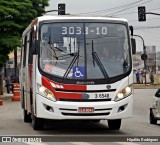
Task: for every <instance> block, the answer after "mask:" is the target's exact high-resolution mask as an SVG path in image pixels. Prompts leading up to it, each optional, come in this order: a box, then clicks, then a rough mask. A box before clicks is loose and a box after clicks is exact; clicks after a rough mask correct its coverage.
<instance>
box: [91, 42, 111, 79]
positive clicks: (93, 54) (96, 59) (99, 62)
mask: <svg viewBox="0 0 160 145" xmlns="http://www.w3.org/2000/svg"><path fill="white" fill-rule="evenodd" d="M92 58H93V65H94V67H95V61H96V63H97V65H98V66H99V68H100V70H101V72H102V74H103V75H104V77H105V79H106V80H107V81H110V79H109V76H108V74H107V72H106V70H105V68H104V66H103V64H102V62H101V60H100V59H99V57H98V55H97V53H96V52H95V51H94V46H93V40H92Z"/></svg>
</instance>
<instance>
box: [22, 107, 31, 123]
mask: <svg viewBox="0 0 160 145" xmlns="http://www.w3.org/2000/svg"><path fill="white" fill-rule="evenodd" d="M23 120H24V122H26V123H27V122H31V121H32V119H31V115H30V114H28V113H27V111H26V110H25V109H23Z"/></svg>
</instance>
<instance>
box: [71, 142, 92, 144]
mask: <svg viewBox="0 0 160 145" xmlns="http://www.w3.org/2000/svg"><path fill="white" fill-rule="evenodd" d="M68 143H70V144H74V145H93V144H91V143H88V142H68Z"/></svg>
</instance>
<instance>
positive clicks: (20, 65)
mask: <svg viewBox="0 0 160 145" xmlns="http://www.w3.org/2000/svg"><path fill="white" fill-rule="evenodd" d="M23 45H24V44H23V38H22V46H21V58H20V66H21V67H22V51H23Z"/></svg>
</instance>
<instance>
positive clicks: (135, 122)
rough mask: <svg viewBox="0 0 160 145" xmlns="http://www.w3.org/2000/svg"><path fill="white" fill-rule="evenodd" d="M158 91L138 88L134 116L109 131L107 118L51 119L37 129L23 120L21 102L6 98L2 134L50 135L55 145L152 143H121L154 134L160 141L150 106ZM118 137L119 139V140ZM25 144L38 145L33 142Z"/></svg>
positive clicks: (0, 115)
mask: <svg viewBox="0 0 160 145" xmlns="http://www.w3.org/2000/svg"><path fill="white" fill-rule="evenodd" d="M155 91H156V90H155V89H136V90H135V91H134V107H133V117H132V118H128V119H124V120H123V121H122V126H121V129H120V130H119V131H111V130H109V129H108V127H107V121H105V120H102V121H101V122H100V123H87V122H79V121H54V122H47V123H46V125H45V128H44V130H42V131H34V130H33V129H32V126H31V123H24V122H23V113H22V109H21V106H20V102H11V101H10V100H5V101H4V105H3V106H0V136H4V135H5V136H9V135H14V136H16V135H18V136H22V135H23V136H25V135H27V136H47V137H48V139H51V140H54V139H55V141H56V143H55V142H54V144H56V145H59V144H60V145H62V144H63V143H60V142H65V145H82V144H83V145H98V144H99V145H103V144H106V143H105V142H107V139H110V140H111V141H113V142H112V143H110V144H113V145H139V144H142V145H143V144H151V143H150V142H121V141H120V138H123V137H124V138H126V139H128V140H129V139H130V138H131V139H135V140H136V139H137V140H138V139H139V137H142V136H145V137H151V136H152V137H151V138H156V136H157V137H159V141H160V122H158V124H157V125H151V124H149V107H150V103H151V100H152V96H153V95H154V93H155ZM117 137H119V138H118V139H117ZM135 137H138V138H135ZM87 139H88V140H87ZM116 139H117V140H116ZM46 140H47V139H46ZM48 141H50V140H48ZM94 141H96V142H94ZM5 144H7V143H5ZM12 144H17V143H12ZM25 144H32V145H34V144H33V143H25ZM46 144H50V143H47V142H45V143H38V145H46ZM52 144H53V143H52ZM154 144H159V143H154Z"/></svg>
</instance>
